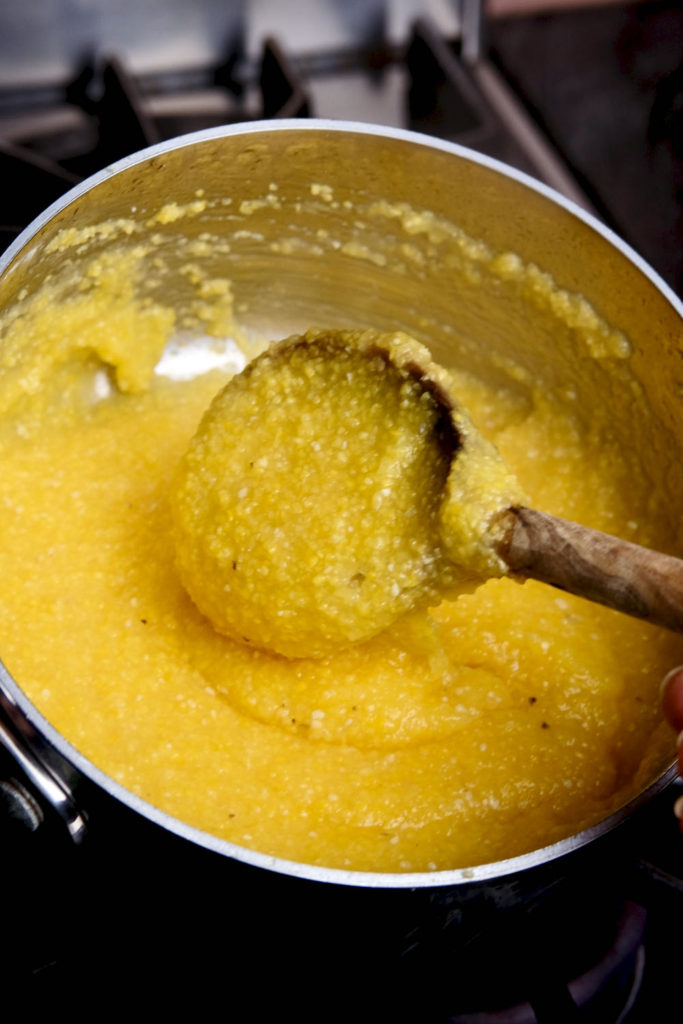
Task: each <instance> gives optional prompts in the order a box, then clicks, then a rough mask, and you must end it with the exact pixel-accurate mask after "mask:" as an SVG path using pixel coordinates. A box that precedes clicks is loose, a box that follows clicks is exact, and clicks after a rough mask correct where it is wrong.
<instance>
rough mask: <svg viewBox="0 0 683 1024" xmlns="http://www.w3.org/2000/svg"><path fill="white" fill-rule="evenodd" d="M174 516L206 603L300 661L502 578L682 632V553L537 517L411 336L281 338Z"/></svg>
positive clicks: (181, 489)
mask: <svg viewBox="0 0 683 1024" xmlns="http://www.w3.org/2000/svg"><path fill="white" fill-rule="evenodd" d="M172 508H173V516H174V525H175V540H176V554H177V561H178V566H179V571H180V574H181V578H182V580H183V583H184V585H185V587H186V589H187V591H188V592H189V594H190V596H191V597H192V599H193V600H194V602H195V604H196V605H197V607H198V608H199V609H200V611H202V612H203V613H204V614H205V615H206V616H207V617H208V618H209V619H210V620H211V622H212V623H213V625H214V626H215V628H216V629H217V630H218V631H219V632H222V633H224V634H226V635H227V636H230V637H232V638H234V639H236V640H239V641H241V642H243V643H246V644H251V645H253V646H255V647H258V648H261V649H265V650H269V651H272V652H276V653H277V654H280V655H284V656H286V657H290V658H292V657H310V656H313V657H320V656H324V655H327V654H330V653H332V652H334V651H336V650H338V649H341V648H344V647H346V646H349V645H350V644H353V643H357V642H359V641H362V640H365V639H368V638H369V637H371V636H373V635H375V634H377V633H379V632H381V631H382V630H383V629H385V628H386V627H387V626H388V625H390V624H391V623H392V622H393V621H395V620H396V619H398V618H399V617H400V616H401V615H403V614H405V613H406V612H408V611H410V610H411V609H413V608H415V607H420V606H423V607H424V606H428V605H432V606H433V605H435V604H438V603H439V602H440V600H441V599H442V598H443V597H444V596H453V595H454V594H457V593H458V592H462V591H463V590H466V589H472V587H474V586H476V585H477V584H478V583H480V582H482V581H483V580H485V579H487V578H490V577H495V576H504V575H511V576H515V577H517V578H520V579H525V578H533V579H537V580H541V581H542V582H545V583H550V584H552V585H553V586H556V587H559V588H561V589H563V590H567V591H570V592H571V593H574V594H577V595H579V596H581V597H586V598H588V599H590V600H592V601H596V602H599V603H601V604H604V605H607V606H609V607H611V608H615V609H617V610H619V611H623V612H626V613H628V614H630V615H635V616H637V617H640V618H643V619H648V620H649V621H651V622H653V623H656V624H658V625H662V626H666V627H667V628H669V629H673V630H676V631H683V561H680V560H678V559H676V558H672V557H670V556H667V555H663V554H659V553H656V552H653V551H650V550H647V549H645V548H642V547H639V546H638V545H635V544H632V543H629V542H627V541H623V540H619V539H617V538H614V537H610V536H608V535H606V534H604V533H600V532H598V531H595V530H591V529H588V528H587V527H583V526H579V525H578V524H575V523H570V522H568V521H566V520H562V519H558V518H556V517H555V516H552V515H549V514H547V513H544V512H539V511H535V510H533V509H530V508H528V507H527V505H526V502H525V497H524V494H523V493H522V491H521V488H520V486H519V484H518V483H517V480H516V478H515V477H514V475H513V474H512V472H511V471H510V470H509V469H508V468H507V466H506V465H505V463H504V462H503V460H502V458H501V457H500V455H499V454H498V451H497V449H496V448H495V447H494V446H493V445H492V444H491V443H490V442H488V441H486V440H485V439H484V438H483V437H481V435H479V434H478V432H477V431H476V429H475V428H474V426H473V425H472V423H471V421H470V419H469V417H468V415H467V413H466V412H465V411H464V410H463V409H461V408H460V407H459V405H458V402H457V396H456V383H455V381H454V379H453V377H452V375H451V374H450V373H449V372H448V371H447V370H446V369H444V368H443V367H441V366H439V365H438V364H436V363H435V362H434V361H433V360H432V358H431V355H430V353H429V351H428V350H427V349H426V348H425V347H424V346H423V345H421V344H419V343H418V342H417V341H415V340H414V339H412V338H409V337H408V336H407V335H404V334H401V333H392V334H378V333H377V332H374V331H356V332H353V331H324V330H318V331H309V332H308V333H307V334H305V335H303V336H296V337H293V338H289V339H285V340H284V341H282V342H277V343H274V344H273V345H271V346H270V348H269V349H268V350H267V351H266V352H264V353H263V354H262V355H261V356H259V357H258V358H257V359H255V360H254V361H253V362H252V363H250V364H249V365H248V366H247V367H246V368H245V370H243V371H242V373H240V374H238V375H237V376H235V377H233V378H232V379H231V381H230V382H229V383H228V384H227V385H226V387H225V388H224V389H223V391H222V392H221V393H220V394H219V395H218V396H217V397H216V399H215V400H214V402H213V403H212V405H211V406H210V408H209V410H208V411H207V413H206V414H205V416H204V418H203V419H202V422H201V424H200V426H199V429H198V431H197V433H196V435H195V437H194V438H193V440H192V442H191V445H190V448H189V450H188V452H187V453H186V454H185V456H184V457H183V459H182V460H181V464H180V467H179V469H178V473H177V475H176V480H175V484H174V489H173V495H172Z"/></svg>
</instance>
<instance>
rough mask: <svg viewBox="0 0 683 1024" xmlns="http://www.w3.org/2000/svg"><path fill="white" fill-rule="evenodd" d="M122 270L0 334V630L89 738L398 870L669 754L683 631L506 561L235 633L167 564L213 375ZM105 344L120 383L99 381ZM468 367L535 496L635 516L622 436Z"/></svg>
mask: <svg viewBox="0 0 683 1024" xmlns="http://www.w3.org/2000/svg"><path fill="white" fill-rule="evenodd" d="M110 269H111V271H112V272H111V274H108V273H105V270H106V268H103V270H102V272H101V273H99V274H95V276H94V277H93V278H92V280H91V284H92V285H93V286H92V287H89V288H88V289H87V290H79V289H77V288H76V289H74V294H73V296H72V298H71V299H70V300H69V301H64V300H63V301H60V302H59V303H54V302H51V296H50V294H49V291H46V292H45V293H44V294H43V296H42V297H39V298H38V299H37V300H34V301H33V303H32V302H31V301H29V300H27V301H26V303H25V304H24V305H23V306H22V308H21V309H20V310H19V311H18V315H16V316H14V317H13V318H12V322H11V323H7V324H5V327H6V328H7V334H6V340H5V342H4V343H3V347H2V348H0V363H1V364H2V366H1V367H0V369H1V370H2V372H1V373H0V397H1V399H2V401H1V402H0V408H2V411H3V415H2V420H1V421H0V463H1V472H0V537H2V543H1V544H0V575H1V577H2V579H3V581H4V583H3V588H2V598H1V601H2V614H1V616H0V650H1V652H2V658H3V661H4V662H5V664H6V665H7V667H8V668H9V670H10V671H11V672H12V674H13V675H14V677H15V678H16V679H17V680H18V682H19V683H20V685H21V686H22V687H23V688H24V690H25V691H26V693H27V694H28V695H29V697H30V698H31V699H32V700H33V701H34V702H35V704H36V705H37V707H38V708H39V709H40V710H41V712H42V713H43V714H44V715H45V716H47V718H48V719H49V720H50V721H51V722H52V723H53V724H54V726H55V727H56V728H57V729H58V730H60V731H61V732H62V733H63V734H64V735H65V736H66V737H67V738H68V739H69V740H70V741H71V742H72V743H73V744H74V745H75V746H76V747H77V748H78V749H79V750H80V751H82V753H83V754H84V755H86V756H87V757H88V758H90V759H91V760H92V761H93V762H94V763H95V764H97V765H98V766H100V767H101V768H102V769H104V770H105V771H106V772H108V773H109V774H111V775H112V776H113V777H114V778H116V779H117V780H118V781H119V782H121V783H123V784H124V785H125V786H127V787H129V788H130V789H131V790H132V791H133V792H135V793H136V794H139V796H141V797H142V798H144V799H145V800H148V801H150V802H151V803H152V804H155V805H156V806H158V807H160V808H163V809H164V810H165V811H167V812H169V813H171V814H172V815H175V816H177V817H178V818H180V819H183V820H185V821H187V822H190V823H191V824H193V825H195V826H198V827H199V828H201V829H204V830H205V831H207V832H209V833H213V834H215V835H217V836H221V837H225V838H228V839H230V840H232V841H234V842H236V843H238V844H241V845H243V846H248V847H253V848H255V849H258V850H261V851H265V852H267V853H269V854H273V855H278V856H282V857H287V858H292V859H294V860H299V861H306V862H310V863H316V864H324V865H331V866H336V867H348V868H354V869H363V870H379V871H400V872H403V871H416V870H436V869H444V868H452V867H458V866H467V865H473V864H477V863H482V862H486V861H495V860H497V859H499V858H502V857H508V856H512V855H514V854H519V853H522V852H524V851H528V850H530V849H533V848H536V847H538V846H541V845H543V844H545V843H548V842H551V841H553V840H556V839H559V838H560V837H563V836H566V835H568V834H571V833H574V832H576V831H578V830H579V829H581V828H582V827H583V826H585V825H586V824H588V823H591V822H594V821H596V820H599V819H601V818H602V817H604V816H605V814H606V813H607V812H608V811H609V810H611V809H612V808H613V807H615V806H617V805H618V804H620V803H621V802H623V801H624V800H626V799H628V797H629V796H631V795H633V794H634V793H635V792H637V791H639V789H640V788H642V786H643V785H644V784H645V783H647V782H648V781H649V780H650V779H651V778H652V777H653V775H654V773H656V771H658V770H660V769H661V767H662V766H663V764H665V763H666V761H667V760H668V758H669V756H670V754H671V753H672V746H673V744H672V739H671V736H670V734H669V731H668V729H667V727H666V726H665V725H664V723H663V722H661V721H660V715H659V708H658V699H657V689H658V684H659V680H660V678H661V676H662V674H663V673H664V671H666V670H667V669H668V668H669V667H670V666H671V665H672V664H676V663H678V661H679V660H680V656H681V645H680V639H679V638H676V637H673V636H670V635H668V634H666V633H664V632H663V631H659V630H656V629H654V628H651V627H649V626H647V625H646V624H643V623H640V622H638V621H636V620H631V619H628V618H626V617H623V616H619V615H618V614H616V613H614V612H611V611H609V610H607V609H603V608H599V607H594V606H592V605H589V604H587V603H585V602H582V601H581V600H579V599H578V598H573V597H569V596H563V595H561V594H559V593H557V592H556V591H553V590H550V589H549V588H547V587H544V586H542V585H540V584H536V583H533V582H528V583H525V584H524V585H520V584H517V583H514V582H511V581H510V580H507V579H494V580H491V581H490V582H487V583H486V584H484V585H483V586H481V587H479V588H478V589H477V590H476V591H475V592H473V593H471V594H466V595H464V596H462V597H460V598H458V600H456V601H454V602H444V603H442V604H440V605H439V606H438V607H436V608H435V609H433V610H432V611H430V612H427V611H425V610H424V609H423V610H420V611H417V612H414V613H412V614H410V615H408V616H407V617H404V618H402V619H401V620H399V622H398V623H397V624H396V625H395V626H393V627H389V628H388V629H387V630H386V631H384V632H382V633H381V634H380V635H378V636H376V637H374V638H373V639H371V640H368V641H367V642H365V643H360V644H357V645H355V646H351V647H349V648H348V649H346V650H343V651H340V652H338V653H336V654H334V655H330V656H325V657H320V658H317V659H298V660H288V659H286V658H282V657H278V656H273V655H269V654H267V653H263V652H261V651H259V650H255V649H253V647H249V646H247V645H245V644H243V643H241V642H233V641H231V640H230V639H228V638H227V637H225V636H223V635H221V634H219V633H218V632H217V631H216V630H215V629H214V628H213V627H212V625H211V624H210V622H209V621H208V620H207V619H206V617H205V616H203V615H202V614H201V613H200V612H199V611H198V610H197V608H196V607H195V605H194V603H193V602H192V600H191V599H190V598H189V596H188V595H187V593H186V591H185V588H184V587H183V584H182V583H181V580H180V578H179V575H178V572H177V569H176V565H175V554H174V545H173V537H172V529H171V515H170V503H169V492H170V487H171V482H172V479H173V477H174V474H175V472H176V467H177V465H178V462H179V460H180V458H181V456H182V455H183V453H184V452H185V451H186V449H187V448H188V445H189V443H190V440H191V438H192V436H193V435H194V433H195V431H196V429H197V426H198V423H199V421H200V418H201V416H202V415H203V413H204V411H205V410H206V408H207V407H208V406H209V404H210V402H211V400H212V398H213V397H214V395H215V394H216V393H217V392H218V391H219V390H220V389H221V388H222V387H223V386H224V384H225V377H224V376H223V375H221V374H219V373H216V372H213V373H209V374H206V375H203V376H201V377H198V378H197V379H195V380H191V381H185V382H183V381H177V382H174V381H172V380H166V379H161V378H159V377H154V376H153V375H152V374H151V369H150V368H151V367H152V366H153V365H154V362H155V360H156V358H158V356H159V355H160V353H161V349H162V348H163V345H164V343H165V341H166V338H167V336H168V334H169V332H170V331H171V330H172V328H173V318H172V316H171V315H170V314H169V313H168V312H167V311H164V309H163V308H158V309H157V308H155V307H153V306H150V305H149V304H148V305H146V306H141V305H139V304H137V303H136V300H135V295H134V290H133V289H129V288H128V287H127V285H126V281H127V278H126V273H127V271H126V267H125V265H121V266H119V267H118V268H115V267H114V266H113V264H112V266H111V268H110ZM114 271H116V272H114ZM131 273H134V268H133V270H131ZM117 311H118V312H117ZM19 313H20V315H19ZM114 314H116V316H117V317H118V319H115V320H113V319H112V317H113V316H114ZM103 324H109V325H110V326H111V328H112V331H113V330H114V326H116V328H117V330H116V332H114V333H115V336H113V335H112V332H111V331H109V332H107V333H105V335H104V336H103V335H102V330H103V327H102V325H103ZM119 329H120V331H121V333H118V331H119ZM126 338H128V339H129V340H128V341H126ZM55 345H56V346H57V348H55ZM22 353H24V354H25V355H26V358H27V359H28V360H29V363H28V368H27V369H26V368H25V372H22V370H21V367H20V365H19V363H17V361H16V358H15V357H17V358H19V360H21V358H22V355H21V354H22ZM97 353H99V356H98V355H97ZM102 359H105V360H106V362H107V363H109V364H112V365H114V366H116V367H118V368H119V385H120V386H118V387H116V386H115V387H113V388H110V389H109V390H107V389H106V388H102V387H99V386H96V385H98V382H99V383H100V384H101V374H102V361H101V360H102ZM457 376H458V380H459V389H460V394H461V396H462V402H463V405H464V406H465V407H466V408H469V409H470V411H471V413H472V416H473V420H474V422H475V423H476V424H477V426H478V428H479V429H480V430H481V431H482V433H483V434H484V435H485V436H486V437H489V438H491V439H493V440H495V442H496V443H497V445H498V447H499V448H500V450H501V453H502V455H503V457H504V459H505V460H506V462H507V463H509V464H510V466H511V467H512V468H513V470H514V471H515V472H516V473H517V475H518V477H519V478H520V480H521V482H522V484H523V486H524V489H525V491H526V492H527V494H528V495H529V500H530V502H533V504H534V506H536V507H539V508H545V509H548V510H549V511H552V512H555V513H557V514H561V515H565V516H567V517H569V518H572V519H576V520H579V521H586V522H589V523H590V524H591V525H595V526H597V527H602V528H607V529H609V530H611V531H612V532H623V533H624V534H625V535H626V536H632V535H633V534H632V532H631V526H630V525H629V524H630V523H631V520H632V519H633V517H634V515H635V514H636V510H637V509H638V510H640V511H639V512H638V513H637V514H638V516H639V517H640V515H641V513H643V510H644V509H646V508H647V493H648V487H649V484H648V479H649V478H648V477H647V475H646V474H643V476H642V478H638V477H637V475H636V476H635V477H634V475H633V473H631V472H629V475H628V486H624V483H623V479H624V473H623V469H624V467H623V464H622V461H621V456H620V453H619V450H618V449H614V448H612V449H609V448H608V449H606V448H605V447H604V445H603V443H602V442H599V443H597V442H596V443H595V444H594V443H593V442H592V440H591V438H590V437H589V436H587V435H586V434H584V433H583V432H582V431H581V430H580V428H579V426H578V424H577V422H575V421H574V420H573V419H572V418H571V416H570V415H569V414H568V413H565V412H560V411H559V409H558V408H557V407H556V406H555V405H554V404H553V402H552V401H551V400H549V398H548V397H547V396H546V395H544V393H543V392H542V391H541V390H540V389H536V390H535V391H531V392H530V393H529V396H528V401H525V402H523V403H520V402H519V400H518V399H517V398H515V397H514V396H513V394H512V393H510V394H508V393H506V392H497V391H493V390H491V389H490V388H489V387H487V386H486V385H485V384H484V383H481V382H479V381H477V380H475V379H473V378H471V377H468V376H467V374H465V373H458V375H457ZM124 387H127V388H128V390H127V391H124V390H123V388H124ZM93 395H95V396H96V397H97V399H98V400H96V401H94V400H93ZM245 443H250V442H247V441H245ZM254 468H255V467H254ZM320 470H321V471H323V470H324V460H321V462H320ZM242 486H247V483H246V481H245V483H244V484H243V485H242ZM245 500H248V496H247V498H246V499H245ZM654 514H656V513H654V512H652V510H651V509H650V515H654ZM643 515H644V513H643ZM643 521H646V519H644V520H643ZM283 529H284V524H283ZM639 536H641V537H645V538H646V536H647V535H646V534H640V535H639Z"/></svg>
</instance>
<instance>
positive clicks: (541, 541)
mask: <svg viewBox="0 0 683 1024" xmlns="http://www.w3.org/2000/svg"><path fill="white" fill-rule="evenodd" d="M423 351H424V350H423ZM387 358H391V354H390V353H388V355H387ZM404 365H405V364H404ZM411 370H412V372H414V373H415V374H416V376H417V377H418V378H419V379H420V380H421V382H422V383H423V385H424V387H425V388H426V389H427V390H428V391H429V392H430V393H431V394H432V395H433V396H434V397H435V398H436V400H437V401H438V402H439V403H440V404H441V406H442V407H443V409H444V410H445V411H446V412H447V413H448V415H449V416H451V418H452V423H453V430H454V432H455V433H456V434H457V433H458V431H459V430H460V423H459V419H458V412H459V411H458V407H457V402H455V401H454V399H453V395H452V394H451V392H450V390H449V388H448V387H445V386H444V376H443V371H442V369H441V368H440V367H438V365H437V364H435V363H434V362H433V361H432V360H431V358H427V359H425V358H424V357H423V358H420V355H419V353H417V350H416V358H414V359H413V360H412V365H411ZM460 413H462V411H461V410H460ZM465 443H467V441H465ZM458 457H459V456H458V445H457V443H456V444H454V445H453V458H454V459H457V458H458ZM488 532H489V535H490V536H491V538H492V540H493V546H494V548H495V551H496V552H497V554H498V555H499V556H500V558H501V559H502V561H503V562H504V563H505V565H506V566H507V569H508V571H509V575H512V576H516V577H518V578H521V579H535V580H539V581H540V582H542V583H548V584H550V585H551V586H553V587H557V588H559V589H560V590H565V591H568V592H569V593H571V594H576V595H577V596H578V597H584V598H586V599H588V600H589V601H594V602H597V603H598V604H602V605H606V606H607V607H608V608H614V609H615V610H616V611H620V612H625V613H626V614H627V615H632V616H634V617H636V618H639V619H645V620H647V621H648V622H652V623H654V624H655V625H658V626H664V627H665V628H666V629H670V630H673V631H674V632H679V633H680V632H683V560H681V559H679V558H674V557H672V556H670V555H665V554H661V553H660V552H657V551H652V550H650V549H649V548H644V547H642V546H640V545H638V544H633V543H631V542H630V541H626V540H621V539H620V538H618V537H613V536H611V535H610V534H607V533H603V532H601V531H600V530H594V529H590V528H589V527H586V526H581V525H580V524H578V523H574V522H570V521H568V520H566V519H560V518H558V517H557V516H553V515H550V514H549V513H547V512H539V511H537V510H535V509H531V508H526V507H525V506H524V505H513V506H511V507H510V508H507V509H505V510H504V511H501V512H499V513H497V514H496V515H495V516H494V517H493V518H492V520H491V525H490V527H489V530H488Z"/></svg>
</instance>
